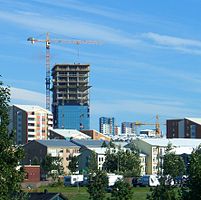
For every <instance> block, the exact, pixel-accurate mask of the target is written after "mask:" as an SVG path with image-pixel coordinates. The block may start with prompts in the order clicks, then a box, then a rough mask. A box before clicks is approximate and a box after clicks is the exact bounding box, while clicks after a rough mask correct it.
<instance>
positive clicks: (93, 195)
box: [87, 170, 108, 200]
mask: <svg viewBox="0 0 201 200" xmlns="http://www.w3.org/2000/svg"><path fill="white" fill-rule="evenodd" d="M107 186H108V177H107V174H106V173H105V172H104V171H100V170H98V171H97V172H96V173H93V174H90V175H89V184H88V186H87V191H88V193H89V195H90V199H92V200H103V199H104V197H105V194H106V188H107Z"/></svg>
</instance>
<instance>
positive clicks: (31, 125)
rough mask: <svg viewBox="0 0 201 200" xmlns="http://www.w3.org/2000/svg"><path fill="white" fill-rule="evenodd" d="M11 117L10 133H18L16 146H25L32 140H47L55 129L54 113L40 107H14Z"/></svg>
mask: <svg viewBox="0 0 201 200" xmlns="http://www.w3.org/2000/svg"><path fill="white" fill-rule="evenodd" d="M9 117H10V124H9V131H12V130H14V131H15V132H16V144H25V143H27V142H29V141H31V140H46V139H48V135H49V131H50V130H51V129H52V128H53V115H52V113H51V112H50V111H48V110H46V109H44V108H42V107H40V106H36V105H17V104H15V105H12V106H10V109H9Z"/></svg>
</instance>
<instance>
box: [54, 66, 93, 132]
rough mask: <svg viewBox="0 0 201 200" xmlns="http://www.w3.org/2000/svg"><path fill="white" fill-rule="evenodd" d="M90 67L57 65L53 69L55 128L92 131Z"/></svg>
mask: <svg viewBox="0 0 201 200" xmlns="http://www.w3.org/2000/svg"><path fill="white" fill-rule="evenodd" d="M89 71H90V70H89V65H88V64H56V65H55V66H54V67H53V69H52V78H53V88H52V91H53V102H52V111H53V116H54V127H55V128H65V129H77V130H84V129H90V109H89V88H90V86H89Z"/></svg>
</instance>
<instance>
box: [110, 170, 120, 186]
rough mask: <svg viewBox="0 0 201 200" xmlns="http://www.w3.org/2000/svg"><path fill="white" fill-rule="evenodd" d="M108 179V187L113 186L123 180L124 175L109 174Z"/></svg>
mask: <svg viewBox="0 0 201 200" xmlns="http://www.w3.org/2000/svg"><path fill="white" fill-rule="evenodd" d="M107 177H108V186H113V185H114V184H115V182H116V181H117V180H118V179H123V176H122V175H117V174H109V173H108V174H107Z"/></svg>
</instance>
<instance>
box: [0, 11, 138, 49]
mask: <svg viewBox="0 0 201 200" xmlns="http://www.w3.org/2000/svg"><path fill="white" fill-rule="evenodd" d="M0 19H2V20H6V21H9V22H12V23H16V24H19V25H22V26H23V28H31V29H34V30H36V29H37V30H41V31H44V32H46V31H47V30H51V32H55V33H57V34H62V35H70V36H73V37H81V38H90V39H97V40H101V41H103V42H104V41H105V42H107V43H113V44H119V45H123V46H129V47H133V46H134V45H136V44H138V43H140V42H141V41H140V40H138V39H134V38H133V37H132V38H131V37H128V34H126V33H124V32H121V31H119V30H116V29H113V28H111V27H107V26H103V25H98V24H95V23H89V22H83V20H81V19H80V18H72V17H71V16H65V17H62V18H56V17H54V18H53V17H51V16H47V15H46V16H37V15H35V14H34V13H33V14H32V15H31V14H30V13H28V14H26V13H24V12H17V13H14V12H12V13H11V12H6V11H1V12H0ZM68 27H71V28H68ZM80 30H82V31H80ZM126 35H127V36H126Z"/></svg>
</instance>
